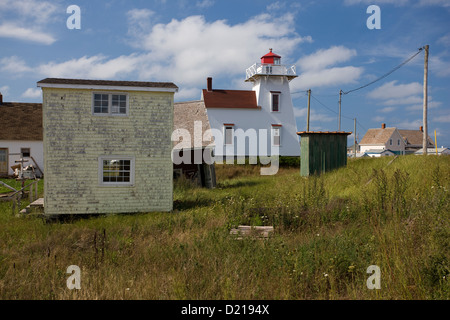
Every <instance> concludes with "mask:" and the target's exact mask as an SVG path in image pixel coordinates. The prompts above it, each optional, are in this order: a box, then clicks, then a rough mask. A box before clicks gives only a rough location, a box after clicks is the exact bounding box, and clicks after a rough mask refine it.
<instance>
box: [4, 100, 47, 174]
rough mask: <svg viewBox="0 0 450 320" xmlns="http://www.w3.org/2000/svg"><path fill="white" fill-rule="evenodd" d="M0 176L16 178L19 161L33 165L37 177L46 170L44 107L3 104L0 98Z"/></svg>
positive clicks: (19, 103)
mask: <svg viewBox="0 0 450 320" xmlns="http://www.w3.org/2000/svg"><path fill="white" fill-rule="evenodd" d="M0 128H1V129H0V176H11V175H13V174H14V171H13V169H11V167H13V166H16V165H18V163H17V162H16V161H19V160H20V159H21V158H23V159H24V160H26V162H25V163H24V167H26V166H29V165H33V166H34V167H35V173H36V175H37V176H38V177H40V176H42V174H43V170H44V145H43V136H42V104H41V103H22V102H3V96H2V95H1V94H0Z"/></svg>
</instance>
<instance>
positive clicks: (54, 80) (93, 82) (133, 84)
mask: <svg viewBox="0 0 450 320" xmlns="http://www.w3.org/2000/svg"><path fill="white" fill-rule="evenodd" d="M44 83H45V84H72V85H95V86H121V87H122V86H123V87H146V88H170V89H178V87H177V86H176V85H175V84H174V83H172V82H145V81H121V80H90V79H63V78H46V79H43V80H41V81H38V84H44Z"/></svg>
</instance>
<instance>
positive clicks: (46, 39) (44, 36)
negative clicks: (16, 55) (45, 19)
mask: <svg viewBox="0 0 450 320" xmlns="http://www.w3.org/2000/svg"><path fill="white" fill-rule="evenodd" d="M0 37H4V38H15V39H19V40H24V41H31V42H37V43H42V44H47V45H49V44H52V43H54V42H55V41H56V39H55V38H54V37H53V36H52V35H51V34H49V33H45V32H42V31H39V30H37V29H29V28H23V27H20V26H17V25H14V24H11V23H4V24H2V25H0Z"/></svg>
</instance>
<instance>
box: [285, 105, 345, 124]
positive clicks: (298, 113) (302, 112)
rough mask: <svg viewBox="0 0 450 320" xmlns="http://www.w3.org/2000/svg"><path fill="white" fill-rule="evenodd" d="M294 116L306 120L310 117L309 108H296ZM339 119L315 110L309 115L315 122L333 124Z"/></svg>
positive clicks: (311, 110)
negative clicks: (332, 122)
mask: <svg viewBox="0 0 450 320" xmlns="http://www.w3.org/2000/svg"><path fill="white" fill-rule="evenodd" d="M294 116H295V117H296V118H302V119H305V120H306V117H307V116H308V108H296V107H294ZM336 119H337V116H336V117H333V116H330V115H328V114H324V113H318V112H317V111H316V110H315V109H310V114H309V120H310V121H311V122H312V121H315V122H322V121H323V122H331V121H335V120H336Z"/></svg>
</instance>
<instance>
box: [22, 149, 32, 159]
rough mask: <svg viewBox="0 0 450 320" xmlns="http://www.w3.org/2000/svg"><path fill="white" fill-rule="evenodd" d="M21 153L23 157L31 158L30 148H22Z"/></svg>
mask: <svg viewBox="0 0 450 320" xmlns="http://www.w3.org/2000/svg"><path fill="white" fill-rule="evenodd" d="M20 153H21V155H22V158H29V157H30V156H31V152H30V148H21V149H20Z"/></svg>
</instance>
